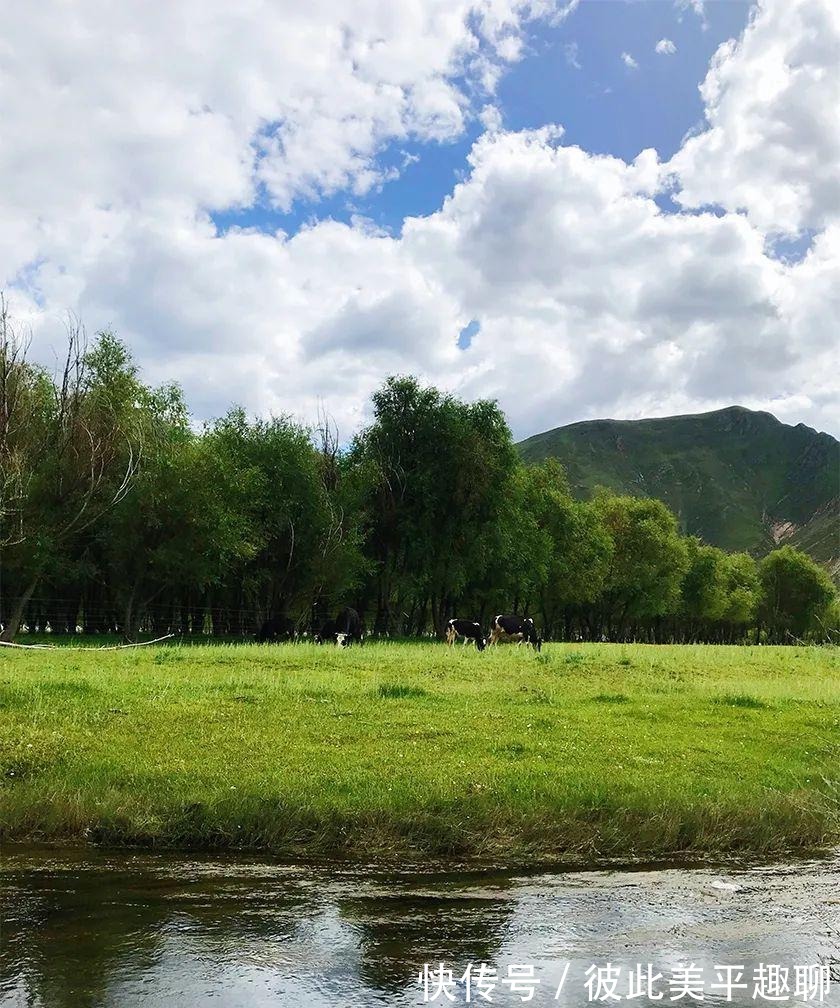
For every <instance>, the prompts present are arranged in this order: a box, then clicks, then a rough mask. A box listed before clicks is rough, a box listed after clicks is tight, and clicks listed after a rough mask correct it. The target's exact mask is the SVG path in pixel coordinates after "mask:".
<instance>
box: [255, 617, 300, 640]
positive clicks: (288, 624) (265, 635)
mask: <svg viewBox="0 0 840 1008" xmlns="http://www.w3.org/2000/svg"><path fill="white" fill-rule="evenodd" d="M294 638H295V623H294V620H292V619H290V618H289V617H288V616H274V617H272V618H270V619H267V620H265V622H264V623H263V624H262V626H261V627H260V629H259V633H258V634H257V643H258V644H266V643H268V642H271V643H277V642H278V641H290V640H294Z"/></svg>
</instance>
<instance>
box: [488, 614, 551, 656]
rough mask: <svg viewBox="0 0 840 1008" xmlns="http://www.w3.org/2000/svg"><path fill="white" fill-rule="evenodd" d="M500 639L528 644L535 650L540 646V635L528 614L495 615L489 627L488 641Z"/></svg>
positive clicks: (492, 641)
mask: <svg viewBox="0 0 840 1008" xmlns="http://www.w3.org/2000/svg"><path fill="white" fill-rule="evenodd" d="M500 640H505V641H516V642H517V643H519V644H522V643H525V644H530V645H531V647H533V649H534V650H535V651H539V650H540V648H541V647H542V637H540V635H539V633H538V632H537V628H536V627H535V626H534V621H533V620H532V619H531V617H530V616H496V618H495V619H494V620H493V623H492V625H491V627H490V643H491V644H498V643H499V641H500Z"/></svg>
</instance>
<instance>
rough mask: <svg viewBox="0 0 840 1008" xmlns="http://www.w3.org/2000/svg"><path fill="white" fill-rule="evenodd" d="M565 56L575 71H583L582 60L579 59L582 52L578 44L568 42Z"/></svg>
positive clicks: (564, 47)
mask: <svg viewBox="0 0 840 1008" xmlns="http://www.w3.org/2000/svg"><path fill="white" fill-rule="evenodd" d="M563 55H564V56H565V57H566V63H567V64H568V65H569V66H570V67H571V68H572V69H573V70H581V69H583V68H582V67H581V63H580V58H579V57H580V50H579V47H578V44H577V42H567V43H566V45H564V46H563Z"/></svg>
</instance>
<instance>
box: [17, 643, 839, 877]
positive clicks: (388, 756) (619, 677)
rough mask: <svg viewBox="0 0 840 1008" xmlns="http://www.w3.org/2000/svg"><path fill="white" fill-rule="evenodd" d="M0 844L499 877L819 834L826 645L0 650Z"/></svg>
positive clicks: (831, 808)
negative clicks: (510, 870)
mask: <svg viewBox="0 0 840 1008" xmlns="http://www.w3.org/2000/svg"><path fill="white" fill-rule="evenodd" d="M0 781H2V788H1V789H0V831H1V832H0V836H2V839H3V840H5V841H38V842H44V841H46V842H58V843H85V842H86V843H102V844H108V845H119V844H130V845H139V846H144V847H176V848H201V849H251V850H266V851H272V852H275V853H277V854H280V855H284V856H295V857H300V856H311V857H321V856H343V857H352V858H357V859H366V860H376V859H382V860H388V859H414V860H416V859H422V858H424V857H434V858H440V857H455V858H461V859H464V858H474V859H484V860H487V861H492V862H496V863H538V862H539V863H545V862H558V863H560V862H580V861H588V862H592V861H597V860H604V859H628V860H630V859H637V858H640V859H660V858H666V857H670V856H677V855H683V854H688V855H692V856H695V855H696V856H706V855H708V856H722V855H725V856H729V855H749V856H770V855H776V854H779V853H782V852H790V851H794V850H804V849H809V850H811V849H816V848H821V847H827V846H830V845H833V844H837V843H838V842H840V671H838V663H837V653H836V651H834V650H831V649H827V648H816V647H802V648H774V647H715V646H701V645H698V646H696V647H695V646H690V645H682V646H652V645H607V644H605V645H572V644H554V645H551V644H549V645H546V646H545V647H544V649H543V652H542V654H540V655H536V654H534V653H533V652H531V651H530V650H529V649H525V648H518V647H515V646H507V647H498V648H493V649H489V650H488V651H486V652H484V653H482V654H479V653H477V652H476V651H475V650H473V649H472V648H467V649H464V648H462V647H460V645H459V646H456V648H454V649H451V650H450V649H449V648H447V647H446V646H444V645H442V644H397V643H392V644H367V645H365V646H364V647H356V648H350V649H347V650H339V649H337V648H332V647H323V648H319V647H316V646H314V645H311V644H287V645H275V646H259V645H236V646H218V645H216V646H189V645H184V646H174V647H161V646H153V647H149V648H140V649H137V650H127V651H117V652H103V653H96V652H91V651H79V650H74V649H72V648H71V647H63V648H56V649H55V650H51V651H40V652H39V651H22V650H4V651H2V652H1V653H0Z"/></svg>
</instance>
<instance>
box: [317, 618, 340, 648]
mask: <svg viewBox="0 0 840 1008" xmlns="http://www.w3.org/2000/svg"><path fill="white" fill-rule="evenodd" d="M312 640H313V641H314V642H315V643H316V644H326V643H330V644H335V620H334V619H328V620H324V622H323V623H322V624H321V627H320V629H318V630H316V631H315V633H314V634H313V635H312Z"/></svg>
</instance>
